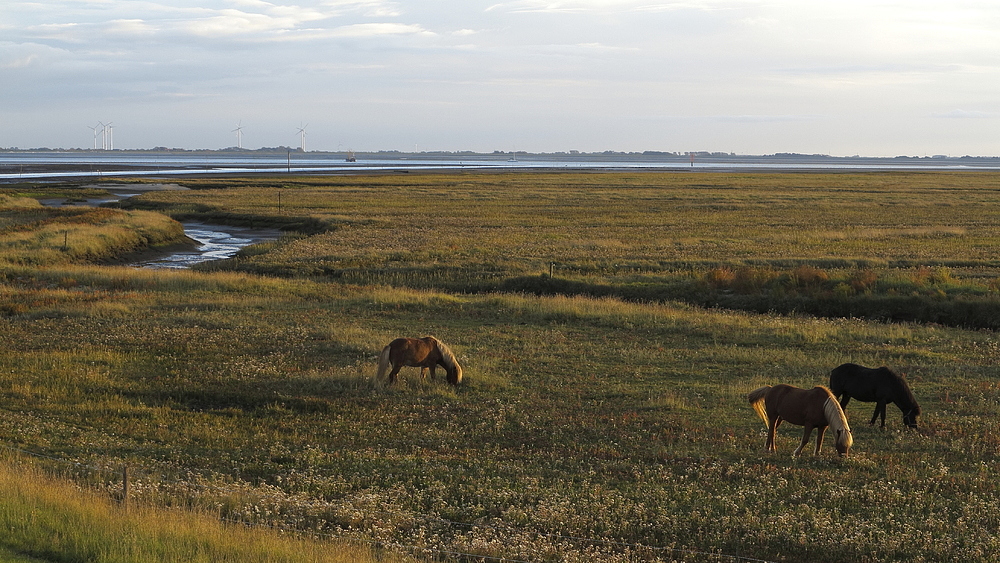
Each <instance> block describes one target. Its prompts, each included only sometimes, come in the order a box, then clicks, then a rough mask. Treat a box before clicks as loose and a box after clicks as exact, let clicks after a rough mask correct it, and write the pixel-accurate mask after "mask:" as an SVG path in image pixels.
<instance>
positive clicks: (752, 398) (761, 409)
mask: <svg viewBox="0 0 1000 563" xmlns="http://www.w3.org/2000/svg"><path fill="white" fill-rule="evenodd" d="M770 390H771V386H770V385H765V386H763V387H758V388H757V389H754V390H753V391H751V392H749V393H747V401H748V402H749V403H750V406H751V407H753V410H755V411H757V415H758V416H760V419H761V420H763V421H764V426H767V425H768V421H767V407H766V406H764V398H765V397H766V396H767V392H768V391H770Z"/></svg>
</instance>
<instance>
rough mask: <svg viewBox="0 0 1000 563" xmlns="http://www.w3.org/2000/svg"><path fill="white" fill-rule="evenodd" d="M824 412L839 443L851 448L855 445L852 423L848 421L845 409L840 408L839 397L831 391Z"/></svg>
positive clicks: (824, 405)
mask: <svg viewBox="0 0 1000 563" xmlns="http://www.w3.org/2000/svg"><path fill="white" fill-rule="evenodd" d="M823 412H824V413H825V414H826V423H827V425H829V426H830V428H831V429H832V430H833V432H834V434H836V436H837V445H838V446H842V447H844V448H848V449H850V447H851V446H853V445H854V436H852V435H851V425H850V424H848V423H847V415H846V414H844V409H842V408H840V403H838V402H837V398H836V397H834V396H833V393H830V396H829V397H827V399H826V402H825V403H823Z"/></svg>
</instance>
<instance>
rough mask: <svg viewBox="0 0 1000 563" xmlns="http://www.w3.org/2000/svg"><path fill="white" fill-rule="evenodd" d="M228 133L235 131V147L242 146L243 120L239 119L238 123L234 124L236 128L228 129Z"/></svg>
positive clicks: (239, 147) (240, 147)
mask: <svg viewBox="0 0 1000 563" xmlns="http://www.w3.org/2000/svg"><path fill="white" fill-rule="evenodd" d="M230 133H236V148H238V149H242V148H243V120H242V119H241V120H240V121H239V123H237V124H236V129H233V130H232V131H230Z"/></svg>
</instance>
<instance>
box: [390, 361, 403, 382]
mask: <svg viewBox="0 0 1000 563" xmlns="http://www.w3.org/2000/svg"><path fill="white" fill-rule="evenodd" d="M402 367H403V364H399V365H395V366H392V371H390V372H389V385H392V384H393V383H396V374H398V373H399V370H400V368H402Z"/></svg>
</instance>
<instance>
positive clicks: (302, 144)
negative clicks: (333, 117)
mask: <svg viewBox="0 0 1000 563" xmlns="http://www.w3.org/2000/svg"><path fill="white" fill-rule="evenodd" d="M306 127H309V124H308V123H306V124H305V125H303V126H302V127H299V150H300V151H302V152H306Z"/></svg>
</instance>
